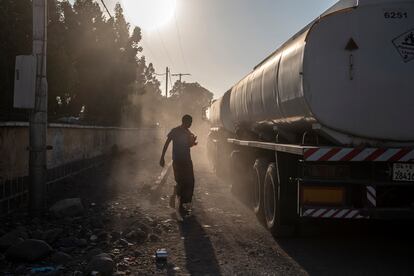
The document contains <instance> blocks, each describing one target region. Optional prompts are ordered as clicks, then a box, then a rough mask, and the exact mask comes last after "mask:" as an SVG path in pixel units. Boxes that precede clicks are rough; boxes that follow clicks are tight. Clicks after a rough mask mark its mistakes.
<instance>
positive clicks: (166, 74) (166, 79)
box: [165, 66, 170, 98]
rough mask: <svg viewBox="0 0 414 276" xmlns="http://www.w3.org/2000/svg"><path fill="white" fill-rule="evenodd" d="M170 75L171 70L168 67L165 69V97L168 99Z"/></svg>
mask: <svg viewBox="0 0 414 276" xmlns="http://www.w3.org/2000/svg"><path fill="white" fill-rule="evenodd" d="M168 74H170V69H168V66H167V67H166V68H165V97H166V98H168Z"/></svg>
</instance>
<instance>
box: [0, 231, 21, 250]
mask: <svg viewBox="0 0 414 276" xmlns="http://www.w3.org/2000/svg"><path fill="white" fill-rule="evenodd" d="M27 238H28V236H27V233H26V232H25V231H24V230H23V229H22V228H21V227H18V228H17V229H15V230H13V231H11V232H9V233H6V234H4V235H3V236H1V237H0V251H2V252H3V251H5V250H7V249H8V248H9V247H11V246H12V245H16V244H18V243H20V242H22V241H23V240H25V239H27Z"/></svg>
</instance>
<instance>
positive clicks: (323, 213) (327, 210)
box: [318, 209, 331, 218]
mask: <svg viewBox="0 0 414 276" xmlns="http://www.w3.org/2000/svg"><path fill="white" fill-rule="evenodd" d="M330 210H331V209H326V210H325V212H322V213H321V214H320V215H319V216H318V218H321V217H323V215H325V214H326V213H327V212H329V211H330Z"/></svg>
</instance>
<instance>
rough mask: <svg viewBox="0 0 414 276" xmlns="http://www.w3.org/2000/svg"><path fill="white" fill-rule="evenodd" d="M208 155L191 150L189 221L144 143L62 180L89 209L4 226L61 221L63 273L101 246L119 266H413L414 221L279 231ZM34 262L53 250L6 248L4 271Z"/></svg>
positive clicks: (327, 271)
mask: <svg viewBox="0 0 414 276" xmlns="http://www.w3.org/2000/svg"><path fill="white" fill-rule="evenodd" d="M151 147H154V145H152V146H151ZM196 153H197V152H196ZM203 156H204V155H201V154H198V155H197V154H196V155H195V158H194V164H195V175H196V189H195V196H194V213H193V215H192V217H190V218H187V219H185V220H184V222H178V221H177V220H176V217H175V212H174V211H173V210H172V209H171V208H169V207H168V196H169V195H170V194H171V191H172V186H173V184H174V181H173V177H172V175H170V177H169V178H168V180H167V181H166V183H165V184H164V185H162V186H156V185H155V184H154V183H155V180H156V176H157V174H158V173H160V171H161V169H160V168H159V167H158V166H157V161H158V160H157V159H158V155H155V154H149V153H146V150H144V149H141V150H138V151H136V152H129V153H124V154H123V155H121V157H119V158H117V159H115V160H113V162H112V163H111V164H110V165H108V166H104V167H101V168H98V169H96V170H94V171H90V172H88V173H86V174H84V175H80V176H77V177H75V178H72V179H68V180H66V183H63V184H64V185H63V186H60V187H59V188H58V190H59V193H60V195H61V197H63V198H65V197H76V196H80V197H81V198H82V201H83V203H84V205H85V206H86V207H87V212H86V213H85V214H84V215H83V216H81V217H76V218H66V219H63V220H53V219H50V218H48V217H46V218H45V219H44V220H42V221H39V220H32V219H31V218H29V217H24V216H23V217H22V218H21V219H20V218H18V217H17V216H14V217H12V218H10V219H8V220H6V221H2V225H3V226H6V227H5V228H4V229H3V231H4V232H7V231H11V230H12V229H14V228H16V227H17V226H23V227H24V229H25V230H24V231H26V232H27V233H29V236H32V237H33V236H35V233H43V232H45V233H47V231H49V229H51V228H60V229H61V232H60V233H61V234H60V236H59V237H56V238H57V239H55V241H54V242H53V243H51V245H52V247H53V249H54V250H55V251H63V252H66V253H68V254H70V255H71V257H72V259H71V261H70V262H69V263H68V264H66V265H65V267H64V268H63V273H62V274H63V275H75V274H76V275H85V274H82V273H81V271H84V272H85V269H86V268H87V265H88V262H89V259H90V256H93V254H96V253H99V252H105V253H108V254H109V256H110V257H111V258H112V259H113V262H114V271H116V274H114V275H118V276H121V275H412V274H413V269H412V260H413V257H414V254H413V248H414V242H412V241H411V236H412V233H413V230H414V227H413V226H412V225H409V224H403V223H395V222H392V223H391V222H390V223H375V224H374V223H358V224H350V223H346V224H344V223H342V224H329V225H325V224H323V225H316V224H312V225H310V224H307V225H304V226H303V227H302V230H303V231H302V235H301V236H299V237H295V238H290V239H282V240H275V239H274V238H273V237H272V236H271V235H270V234H269V233H268V232H267V231H266V230H265V229H264V227H263V226H262V225H261V224H260V223H259V222H257V220H256V218H255V216H254V214H253V213H252V212H251V211H250V209H249V208H248V207H247V206H246V205H245V204H243V203H242V202H241V201H240V200H239V199H237V198H236V197H235V196H233V195H232V194H231V192H230V187H229V185H228V184H227V183H225V182H223V181H222V180H219V179H217V178H216V177H215V176H214V175H213V173H212V172H211V171H210V169H209V167H208V165H207V164H206V160H205V158H203ZM197 157H198V158H197ZM56 199H58V198H56ZM6 228H7V229H6ZM310 229H312V231H310ZM144 232H145V233H144ZM30 233H31V234H30ZM69 241H70V242H72V241H74V243H75V245H73V244H69V245H68V242H69ZM79 241H82V242H79ZM159 248H165V249H167V251H168V264H167V265H165V266H157V265H156V263H155V260H154V257H153V255H154V253H155V252H156V250H157V249H159ZM0 255H1V254H0ZM33 265H43V266H44V265H53V258H52V259H45V260H43V261H42V262H41V263H37V264H33V263H24V264H22V263H15V262H10V261H7V260H5V259H4V257H3V258H0V274H1V272H2V271H3V273H4V275H26V274H24V273H21V272H19V271H28V270H30V269H31V267H33ZM76 271H77V272H76Z"/></svg>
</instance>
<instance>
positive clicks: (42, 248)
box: [6, 239, 52, 262]
mask: <svg viewBox="0 0 414 276" xmlns="http://www.w3.org/2000/svg"><path fill="white" fill-rule="evenodd" d="M51 252H52V248H51V247H50V245H49V244H47V243H46V242H44V241H41V240H34V239H30V240H25V241H23V242H21V243H19V244H17V245H14V246H12V247H10V248H9V249H8V250H7V251H6V257H7V258H8V259H11V260H22V261H29V262H33V261H38V260H42V259H43V258H45V257H47V256H49V255H50V253H51Z"/></svg>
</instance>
